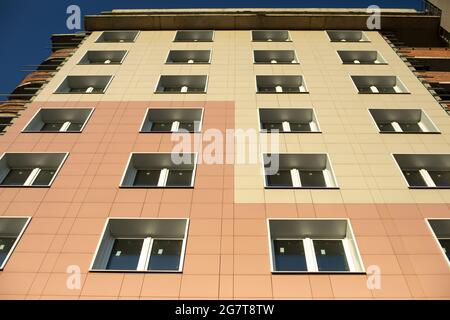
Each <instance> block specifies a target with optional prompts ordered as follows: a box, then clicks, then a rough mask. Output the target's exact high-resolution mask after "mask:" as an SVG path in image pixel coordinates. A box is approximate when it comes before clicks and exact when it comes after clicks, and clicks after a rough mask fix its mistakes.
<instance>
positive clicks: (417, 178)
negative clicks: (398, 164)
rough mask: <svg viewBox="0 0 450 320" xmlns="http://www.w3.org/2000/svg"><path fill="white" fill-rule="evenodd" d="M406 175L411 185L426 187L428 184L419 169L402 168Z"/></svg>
mask: <svg viewBox="0 0 450 320" xmlns="http://www.w3.org/2000/svg"><path fill="white" fill-rule="evenodd" d="M402 171H403V174H404V175H405V178H406V181H408V184H409V186H411V187H426V186H427V184H426V183H425V180H423V178H422V175H421V174H420V172H419V170H402Z"/></svg>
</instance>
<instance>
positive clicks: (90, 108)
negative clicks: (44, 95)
mask: <svg viewBox="0 0 450 320" xmlns="http://www.w3.org/2000/svg"><path fill="white" fill-rule="evenodd" d="M64 109H84V110H91V111H90V112H89V114H88V116H87V117H86V119H85V120H84V123H83V125H82V126H81V129H80V131H36V130H26V129H27V127H28V126H29V125H30V124H31V123H32V122H33V121H34V120H35V118H36V117H37V116H38V115H39V113H40V112H41V111H42V110H64ZM94 111H95V107H69V108H61V107H40V108H38V109H37V111H36V112H35V113H34V114H33V116H32V117H31V118H30V120H28V122H27V123H26V124H25V126H24V127H23V129H22V131H21V132H22V133H82V132H83V130H84V128H85V127H86V125H87V123H88V122H89V120H90V119H91V117H92V114H93V113H94Z"/></svg>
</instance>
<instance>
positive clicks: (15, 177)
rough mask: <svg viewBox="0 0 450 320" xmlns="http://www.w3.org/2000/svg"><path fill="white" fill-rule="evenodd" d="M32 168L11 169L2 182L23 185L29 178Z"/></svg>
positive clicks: (9, 184) (10, 184)
mask: <svg viewBox="0 0 450 320" xmlns="http://www.w3.org/2000/svg"><path fill="white" fill-rule="evenodd" d="M31 171H33V170H32V169H11V170H9V172H8V174H7V175H6V177H5V179H3V181H2V184H3V185H8V186H22V185H23V184H24V183H25V181H26V180H27V179H28V177H29V175H30V173H31Z"/></svg>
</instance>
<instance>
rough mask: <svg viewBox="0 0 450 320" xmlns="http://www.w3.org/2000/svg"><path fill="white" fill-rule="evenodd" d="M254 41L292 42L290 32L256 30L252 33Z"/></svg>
mask: <svg viewBox="0 0 450 320" xmlns="http://www.w3.org/2000/svg"><path fill="white" fill-rule="evenodd" d="M252 41H254V42H290V41H291V38H290V36H289V31H287V30H254V31H252Z"/></svg>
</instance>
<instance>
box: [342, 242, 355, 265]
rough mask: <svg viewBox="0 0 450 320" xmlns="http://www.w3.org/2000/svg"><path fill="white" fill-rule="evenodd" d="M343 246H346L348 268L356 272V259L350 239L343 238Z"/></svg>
mask: <svg viewBox="0 0 450 320" xmlns="http://www.w3.org/2000/svg"><path fill="white" fill-rule="evenodd" d="M342 246H343V247H344V252H345V257H346V258H347V264H348V269H349V270H350V272H355V271H356V267H355V261H354V260H353V254H352V250H351V249H350V243H349V239H347V238H345V239H342Z"/></svg>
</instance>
